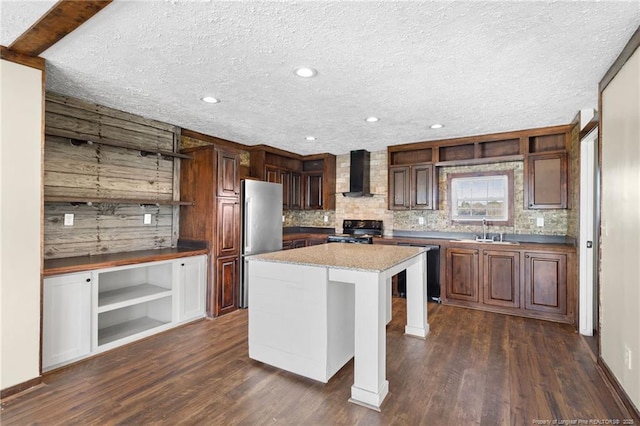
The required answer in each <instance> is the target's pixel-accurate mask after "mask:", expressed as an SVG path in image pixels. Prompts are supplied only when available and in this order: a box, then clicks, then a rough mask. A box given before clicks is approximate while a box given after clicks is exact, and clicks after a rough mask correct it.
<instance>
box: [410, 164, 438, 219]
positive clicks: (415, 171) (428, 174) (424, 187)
mask: <svg viewBox="0 0 640 426" xmlns="http://www.w3.org/2000/svg"><path fill="white" fill-rule="evenodd" d="M433 185H434V182H433V165H431V164H428V165H420V166H412V167H411V207H412V208H415V209H433V208H434V207H433Z"/></svg>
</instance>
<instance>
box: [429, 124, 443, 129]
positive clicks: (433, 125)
mask: <svg viewBox="0 0 640 426" xmlns="http://www.w3.org/2000/svg"><path fill="white" fill-rule="evenodd" d="M429 127H431V128H432V129H442V128H443V127H444V124H432V125H431V126H429Z"/></svg>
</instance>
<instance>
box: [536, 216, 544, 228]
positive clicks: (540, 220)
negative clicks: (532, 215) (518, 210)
mask: <svg viewBox="0 0 640 426" xmlns="http://www.w3.org/2000/svg"><path fill="white" fill-rule="evenodd" d="M536 225H537V226H539V227H542V226H544V217H539V218H537V219H536Z"/></svg>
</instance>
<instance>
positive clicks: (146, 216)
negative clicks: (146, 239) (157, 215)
mask: <svg viewBox="0 0 640 426" xmlns="http://www.w3.org/2000/svg"><path fill="white" fill-rule="evenodd" d="M142 223H144V224H145V225H151V213H145V214H144V217H143V219H142Z"/></svg>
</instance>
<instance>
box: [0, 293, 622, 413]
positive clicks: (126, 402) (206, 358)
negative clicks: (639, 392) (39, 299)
mask: <svg viewBox="0 0 640 426" xmlns="http://www.w3.org/2000/svg"><path fill="white" fill-rule="evenodd" d="M404 309H405V307H404V300H403V299H394V319H393V321H392V322H391V324H390V325H389V327H388V329H387V379H388V380H389V382H390V385H389V387H390V393H389V395H388V397H387V399H386V401H385V403H384V404H383V406H382V412H381V413H378V412H375V411H372V410H369V409H367V408H364V407H360V406H358V405H355V404H352V403H349V402H348V401H347V400H348V398H349V396H350V387H351V384H352V383H353V361H351V362H349V363H348V364H347V365H346V366H345V367H344V368H342V369H341V370H340V371H339V372H338V373H337V374H336V376H334V377H333V378H332V379H331V380H330V381H329V383H328V384H322V383H318V382H314V381H312V380H309V379H306V378H303V377H299V376H296V375H294V374H290V373H287V372H284V371H281V370H278V369H276V368H273V367H270V366H267V365H264V364H261V363H259V362H256V361H252V360H250V359H249V358H248V357H247V311H245V310H241V311H237V312H233V313H231V314H229V315H226V316H223V317H221V318H218V319H215V320H212V321H200V322H197V323H193V324H190V325H187V326H184V327H181V328H178V329H176V330H172V331H169V332H166V333H163V334H161V335H158V336H154V337H152V338H149V339H146V340H144V341H142V342H138V343H135V344H132V345H129V346H126V347H124V348H119V349H116V350H114V351H111V352H109V353H107V354H104V355H102V356H99V357H96V358H93V359H90V360H86V361H84V362H81V363H78V364H76V365H74V366H72V367H70V368H67V369H63V370H59V371H57V372H53V373H50V374H48V375H46V376H45V378H44V381H45V383H46V385H45V386H41V387H39V388H36V389H34V390H31V391H29V392H25V393H23V394H20V395H17V396H14V397H12V398H9V399H7V400H5V401H3V404H2V412H1V419H2V421H1V423H2V424H3V425H24V424H33V423H38V424H47V425H48V424H83V425H87V424H100V425H105V424H129V425H138V424H170V425H173V424H202V425H232V424H243V425H272V424H288V425H333V424H343V425H351V424H360V425H470V424H482V425H526V424H533V423H534V421H535V420H554V419H557V420H560V419H564V420H572V419H585V420H589V419H620V420H622V419H624V418H628V416H626V415H625V413H624V412H623V411H621V409H620V408H619V407H618V405H617V404H616V402H615V399H614V397H613V396H612V394H611V393H610V391H609V390H608V388H607V386H606V385H605V383H604V381H603V380H602V379H601V377H600V376H599V374H598V372H597V369H596V365H595V363H594V361H593V358H592V356H591V354H590V350H589V348H588V346H587V344H586V343H585V342H584V340H583V339H582V338H581V337H580V336H579V335H578V334H577V333H575V331H574V329H573V328H572V327H571V326H568V325H563V324H556V323H550V322H544V321H539V320H534V319H526V318H518V317H512V316H507V315H500V314H493V313H488V312H481V311H475V310H469V309H464V308H456V307H451V306H443V305H435V304H429V324H430V327H431V332H430V333H429V335H428V336H427V339H426V340H420V339H416V338H411V337H405V336H404V335H403V328H404V317H405V311H404ZM621 424H622V423H621Z"/></svg>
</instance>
